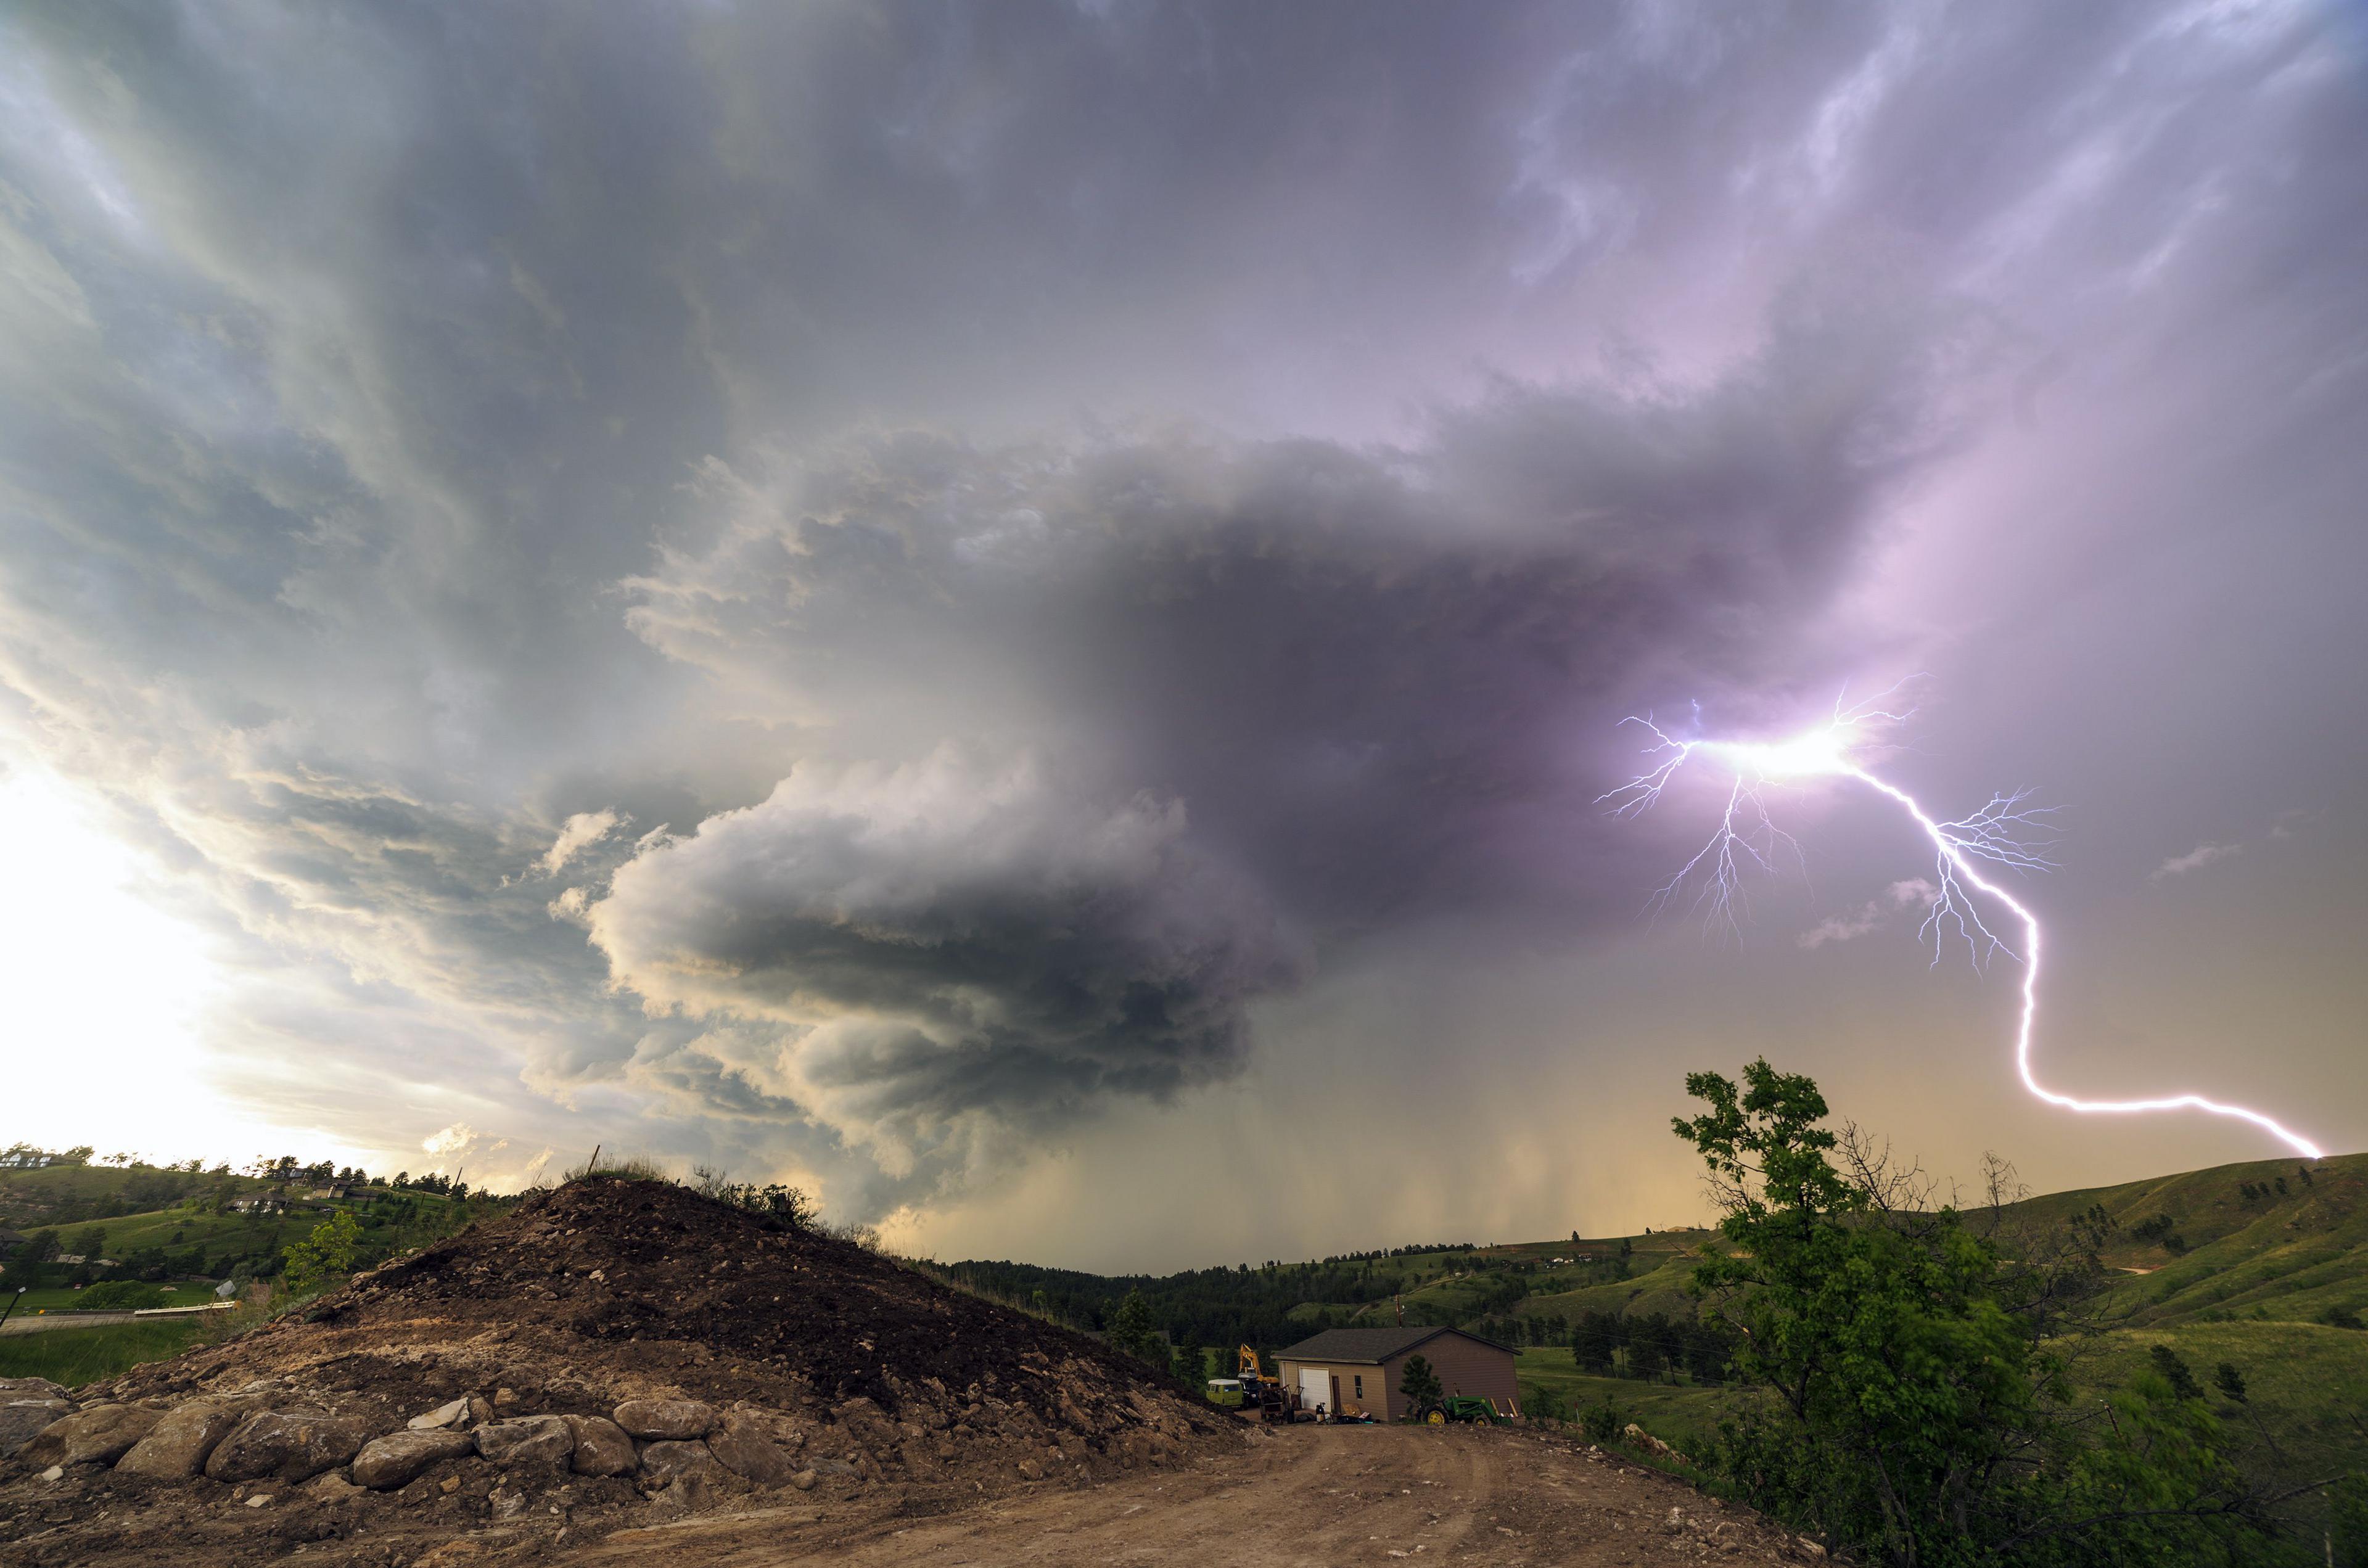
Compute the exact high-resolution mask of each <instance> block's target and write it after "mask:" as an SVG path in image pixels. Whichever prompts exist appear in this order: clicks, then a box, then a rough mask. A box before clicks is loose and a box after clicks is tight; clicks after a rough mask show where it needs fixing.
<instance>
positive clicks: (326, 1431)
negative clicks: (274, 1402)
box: [206, 1410, 370, 1482]
mask: <svg viewBox="0 0 2368 1568" xmlns="http://www.w3.org/2000/svg"><path fill="white" fill-rule="evenodd" d="M369 1440H370V1429H369V1428H368V1427H366V1426H363V1425H362V1424H361V1423H360V1422H359V1421H353V1420H348V1419H345V1418H342V1417H339V1416H334V1415H294V1414H291V1413H289V1412H286V1411H278V1410H267V1411H263V1412H261V1413H260V1414H258V1415H250V1416H248V1417H247V1418H246V1419H245V1421H243V1422H241V1423H239V1426H238V1429H237V1430H236V1431H234V1432H233V1433H232V1434H231V1435H230V1436H229V1437H224V1438H223V1439H222V1442H221V1443H220V1444H219V1445H218V1446H217V1447H216V1448H215V1449H214V1451H213V1455H212V1457H211V1458H210V1459H208V1460H206V1473H207V1474H208V1475H209V1476H211V1477H212V1478H213V1479H214V1480H216V1481H259V1480H261V1479H262V1478H263V1477H265V1476H267V1475H271V1476H277V1477H279V1479H280V1480H282V1481H289V1482H295V1481H307V1480H310V1479H311V1478H312V1477H313V1476H316V1475H318V1474H320V1473H321V1472H322V1471H324V1470H333V1469H335V1468H336V1466H338V1465H341V1464H343V1463H345V1462H346V1461H347V1460H349V1459H351V1458H353V1457H354V1455H356V1454H358V1453H359V1452H360V1451H361V1447H362V1445H363V1444H364V1443H366V1442H368V1441H369Z"/></svg>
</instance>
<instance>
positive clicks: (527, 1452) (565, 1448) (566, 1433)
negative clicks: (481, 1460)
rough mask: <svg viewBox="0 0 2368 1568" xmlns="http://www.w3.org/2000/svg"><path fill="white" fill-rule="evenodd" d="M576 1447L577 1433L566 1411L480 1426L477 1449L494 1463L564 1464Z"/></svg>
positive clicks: (561, 1465)
mask: <svg viewBox="0 0 2368 1568" xmlns="http://www.w3.org/2000/svg"><path fill="white" fill-rule="evenodd" d="M477 1452H478V1453H480V1454H482V1455H484V1457H485V1458H486V1459H488V1460H492V1461H493V1462H494V1463H495V1464H541V1465H552V1466H554V1467H561V1468H564V1466H565V1465H566V1463H567V1460H568V1456H569V1455H571V1454H573V1453H574V1452H575V1432H574V1431H573V1430H572V1429H570V1427H569V1426H568V1425H567V1418H566V1417H565V1416H564V1415H521V1416H519V1417H518V1419H516V1420H515V1421H496V1422H495V1423H494V1424H493V1425H492V1426H480V1427H478V1428H477Z"/></svg>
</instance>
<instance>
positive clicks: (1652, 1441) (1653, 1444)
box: [1620, 1421, 1685, 1461]
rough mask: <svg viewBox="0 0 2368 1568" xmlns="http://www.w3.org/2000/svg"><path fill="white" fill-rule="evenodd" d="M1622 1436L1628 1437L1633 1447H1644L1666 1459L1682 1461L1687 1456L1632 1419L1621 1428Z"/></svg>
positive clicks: (1650, 1452)
mask: <svg viewBox="0 0 2368 1568" xmlns="http://www.w3.org/2000/svg"><path fill="white" fill-rule="evenodd" d="M1620 1436H1621V1437H1623V1438H1625V1439H1627V1442H1628V1445H1629V1446H1630V1447H1631V1448H1637V1449H1644V1450H1645V1452H1646V1453H1648V1454H1654V1455H1657V1456H1658V1457H1660V1458H1662V1459H1665V1460H1681V1461H1682V1460H1684V1458H1685V1456H1684V1455H1683V1454H1680V1453H1679V1452H1678V1450H1677V1449H1673V1448H1671V1447H1669V1445H1668V1444H1667V1443H1665V1442H1663V1441H1661V1439H1660V1438H1658V1437H1655V1436H1653V1434H1651V1433H1650V1432H1647V1431H1645V1428H1643V1427H1642V1426H1637V1425H1636V1423H1634V1421H1631V1422H1630V1423H1628V1425H1627V1426H1623V1427H1622V1428H1621V1429H1620Z"/></svg>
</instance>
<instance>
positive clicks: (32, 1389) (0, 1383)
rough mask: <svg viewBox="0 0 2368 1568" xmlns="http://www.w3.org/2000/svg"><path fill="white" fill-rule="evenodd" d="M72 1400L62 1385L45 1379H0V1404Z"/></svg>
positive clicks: (72, 1396)
mask: <svg viewBox="0 0 2368 1568" xmlns="http://www.w3.org/2000/svg"><path fill="white" fill-rule="evenodd" d="M73 1398H74V1395H73V1394H72V1393H71V1392H68V1391H67V1389H66V1387H65V1385H64V1384H63V1383H53V1382H51V1381H50V1380H49V1379H47V1378H0V1404H5V1403H8V1402H9V1401H10V1400H17V1399H32V1400H41V1399H63V1400H69V1401H71V1400H72V1399H73Z"/></svg>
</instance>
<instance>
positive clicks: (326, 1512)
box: [0, 1178, 1251, 1568]
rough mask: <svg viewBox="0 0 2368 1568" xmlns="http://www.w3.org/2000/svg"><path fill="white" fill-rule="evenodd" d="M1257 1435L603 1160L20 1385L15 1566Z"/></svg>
mask: <svg viewBox="0 0 2368 1568" xmlns="http://www.w3.org/2000/svg"><path fill="white" fill-rule="evenodd" d="M12 1411H13V1412H14V1415H13V1416H12V1415H11V1414H10V1413H11V1412H12ZM11 1420H14V1422H15V1423H16V1424H15V1426H13V1427H11V1426H9V1425H8V1423H9V1422H10V1421H11ZM10 1431H13V1432H15V1433H16V1436H14V1437H7V1436H6V1433H8V1432H10ZM1250 1440H1251V1439H1250V1438H1249V1437H1247V1435H1246V1434H1245V1433H1244V1431H1243V1429H1242V1428H1241V1427H1240V1426H1238V1425H1237V1424H1235V1423H1233V1422H1231V1421H1230V1420H1228V1419H1226V1418H1225V1417H1224V1416H1223V1415H1218V1414H1216V1413H1213V1412H1212V1411H1210V1410H1208V1409H1207V1408H1206V1407H1204V1406H1201V1405H1199V1404H1197V1403H1194V1402H1191V1401H1189V1400H1186V1399H1184V1398H1181V1397H1179V1396H1178V1394H1177V1393H1176V1392H1173V1391H1172V1390H1171V1389H1170V1388H1168V1387H1167V1385H1164V1384H1162V1383H1161V1382H1159V1381H1157V1380H1155V1379H1153V1378H1151V1377H1149V1376H1148V1375H1147V1373H1146V1372H1145V1371H1144V1369H1142V1368H1141V1367H1140V1366H1138V1365H1136V1364H1135V1363H1133V1362H1132V1361H1130V1360H1128V1359H1127V1358H1123V1357H1120V1356H1118V1355H1116V1354H1114V1353H1113V1352H1111V1351H1110V1350H1109V1349H1108V1348H1107V1347H1106V1346H1102V1345H1100V1344H1099V1343H1098V1342H1096V1341H1094V1340H1092V1339H1089V1338H1087V1337H1086V1336H1084V1335H1076V1334H1073V1333H1069V1332H1067V1331H1065V1330H1063V1329H1060V1328H1057V1327H1054V1326H1053V1325H1050V1324H1043V1323H1041V1322H1038V1321H1037V1320H1035V1319H1032V1318H1030V1317H1028V1316H1026V1315H1025V1314H1022V1313H1018V1312H1009V1311H1007V1310H1004V1309H1002V1308H999V1307H996V1306H994V1305H992V1304H991V1303H988V1302H985V1301H979V1300H977V1299H975V1298H973V1297H970V1296H965V1295H962V1294H961V1293H959V1292H956V1291H953V1290H947V1289H945V1288H943V1287H942V1286H939V1285H938V1284H937V1283H936V1282H934V1281H932V1280H929V1279H928V1278H923V1277H922V1276H920V1275H917V1274H916V1273H914V1272H912V1271H911V1270H909V1269H906V1268H904V1267H899V1266H897V1265H896V1264H894V1263H892V1262H890V1261H888V1260H887V1259H884V1258H881V1257H878V1256H873V1255H871V1254H869V1253H866V1252H864V1251H862V1250H861V1249H860V1248H858V1247H854V1246H851V1245H848V1244H845V1243H842V1242H837V1241H834V1240H832V1239H830V1238H827V1237H822V1236H815V1235H811V1234H807V1233H798V1232H782V1231H774V1230H768V1229H767V1228H765V1227H764V1226H763V1225H761V1224H759V1223H758V1222H757V1221H755V1220H753V1219H751V1218H749V1217H748V1216H746V1215H744V1214H741V1213H739V1212H737V1211H734V1210H729V1209H726V1208H723V1207H722V1206H721V1205H717V1204H714V1203H711V1202H708V1201H706V1200H704V1199H700V1198H698V1197H697V1196H695V1195H693V1194H691V1193H688V1192H685V1191H682V1190H680V1189H678V1188H675V1187H666V1186H663V1185H659V1184H654V1183H645V1182H631V1181H623V1180H617V1179H608V1178H602V1179H595V1180H591V1181H585V1182H577V1183H574V1184H571V1185H570V1186H568V1187H564V1188H561V1189H560V1190H559V1191H557V1192H555V1193H553V1194H551V1195H549V1196H547V1197H541V1198H537V1199H530V1200H529V1202H527V1203H525V1204H523V1205H521V1206H520V1207H519V1208H518V1210H516V1211H514V1212H513V1213H511V1214H509V1215H507V1216H506V1217H504V1218H503V1219H501V1220H499V1221H493V1222H491V1223H488V1224H485V1225H483V1226H480V1227H477V1228H475V1229H472V1230H471V1231H470V1232H468V1233H465V1234H463V1235H461V1236H460V1237H457V1238H455V1239H453V1240H452V1241H450V1242H448V1243H445V1244H441V1245H439V1246H437V1247H434V1248H432V1249H430V1250H428V1251H427V1252H425V1253H423V1254H421V1255H419V1256H416V1257H413V1258H409V1259H405V1260H403V1261H401V1262H398V1263H394V1264H391V1265H388V1266H386V1267H381V1268H380V1269H377V1270H375V1271H373V1272H372V1273H370V1274H368V1275H365V1276H362V1277H360V1278H358V1279H356V1280H355V1281H354V1282H353V1284H352V1285H350V1286H349V1287H347V1289H345V1290H340V1291H337V1292H336V1293H335V1294H333V1295H331V1296H328V1297H324V1298H323V1299H322V1300H321V1301H318V1302H316V1303H314V1304H313V1306H312V1307H311V1308H309V1309H308V1310H307V1311H306V1312H304V1313H303V1314H302V1318H301V1319H300V1318H292V1317H291V1318H288V1319H283V1320H281V1321H280V1322H279V1323H276V1324H271V1325H269V1326H268V1327H266V1328H263V1329H260V1330H257V1331H256V1332H255V1333H254V1334H251V1335H246V1336H245V1337H244V1338H241V1339H239V1340H236V1341H234V1342H232V1343H231V1344H228V1345H225V1346H214V1347H210V1348H205V1349H199V1350H195V1351H191V1352H189V1353H188V1354H186V1355H183V1356H181V1357H178V1358H175V1359H173V1360H170V1361H165V1362H159V1363H156V1364H154V1365H151V1366H147V1367H142V1368H139V1369H135V1370H133V1371H131V1372H130V1373H127V1374H125V1375H124V1376H123V1377H121V1378H119V1379H116V1380H114V1381H112V1382H111V1383H105V1384H97V1385H93V1386H91V1387H88V1388H85V1389H81V1390H76V1391H72V1392H71V1393H70V1394H69V1393H67V1392H66V1391H59V1390H54V1389H45V1388H32V1387H25V1388H19V1389H13V1390H0V1451H6V1450H11V1449H13V1450H14V1457H12V1458H6V1459H0V1564H6V1565H8V1568H16V1565H19V1564H22V1565H25V1568H35V1565H38V1568H63V1565H67V1564H71V1565H73V1568H110V1565H113V1564H118V1563H121V1564H130V1563H131V1562H141V1563H142V1564H143V1565H146V1564H153V1563H154V1562H159V1561H205V1562H212V1563H219V1564H226V1565H227V1564H237V1563H244V1562H268V1561H275V1560H278V1559H279V1558H281V1557H285V1556H290V1555H293V1554H294V1553H296V1552H297V1551H299V1550H301V1551H302V1553H303V1557H304V1561H306V1562H325V1563H354V1564H370V1565H373V1568H375V1565H381V1564H383V1565H389V1568H393V1565H396V1564H402V1565H404V1568H414V1565H418V1568H436V1565H437V1564H440V1563H444V1562H462V1561H469V1562H476V1561H493V1560H495V1559H496V1558H498V1559H500V1560H503V1561H518V1562H529V1561H536V1560H541V1559H546V1558H550V1557H552V1556H554V1555H559V1554H563V1553H572V1552H573V1551H574V1550H575V1549H577V1548H580V1547H582V1546H584V1545H586V1544H587V1543H589V1542H590V1541H593V1540H598V1539H599V1538H601V1537H604V1536H606V1535H608V1534H610V1533H611V1532H614V1531H616V1530H618V1529H620V1528H628V1527H633V1526H641V1525H646V1524H649V1523H651V1522H653V1521H658V1520H665V1519H677V1520H683V1519H690V1518H696V1517H700V1516H704V1515H708V1514H712V1513H715V1512H717V1511H729V1510H735V1509H740V1510H745V1509H747V1508H751V1507H760V1506H765V1505H766V1503H767V1501H768V1499H795V1500H796V1506H800V1507H804V1508H832V1507H837V1508H847V1507H851V1506H857V1505H859V1504H860V1505H861V1506H860V1509H859V1510H858V1511H860V1512H871V1511H874V1510H878V1509H883V1508H884V1509H888V1510H891V1511H897V1512H903V1513H906V1514H912V1515H922V1514H928V1513H935V1512H943V1511H945V1510H948V1509H951V1508H953V1507H955V1506H961V1505H963V1504H967V1503H973V1502H976V1501H978V1500H979V1499H982V1498H988V1497H992V1496H996V1495H999V1494H1005V1493H1008V1492H1012V1491H1016V1490H1027V1489H1032V1488H1036V1487H1039V1486H1046V1485H1059V1484H1061V1483H1072V1484H1076V1483H1087V1482H1091V1481H1110V1480H1115V1479H1119V1478H1122V1477H1125V1476H1127V1475H1129V1474H1131V1473H1135V1472H1144V1471H1163V1472H1164V1471H1168V1470H1171V1469H1174V1468H1176V1467H1178V1466H1179V1465H1182V1464H1185V1463H1187V1462H1189V1461H1190V1460H1194V1459H1199V1458H1213V1457H1217V1456H1221V1455H1224V1454H1228V1453H1233V1452H1235V1451H1236V1450H1238V1449H1241V1448H1242V1447H1243V1446H1244V1445H1245V1444H1247V1443H1248V1442H1249V1441H1250Z"/></svg>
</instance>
